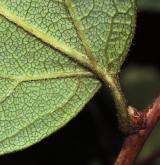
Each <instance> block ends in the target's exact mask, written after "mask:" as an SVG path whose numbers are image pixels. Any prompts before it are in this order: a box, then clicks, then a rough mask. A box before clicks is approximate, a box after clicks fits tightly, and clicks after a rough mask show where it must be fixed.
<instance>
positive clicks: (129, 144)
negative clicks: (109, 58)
mask: <svg viewBox="0 0 160 165" xmlns="http://www.w3.org/2000/svg"><path fill="white" fill-rule="evenodd" d="M129 111H130V112H129V113H130V115H131V120H132V123H133V126H138V127H140V125H142V129H139V128H138V127H137V128H136V131H135V132H134V133H132V134H130V135H128V136H127V137H126V138H125V140H124V143H123V145H122V148H121V151H120V153H119V155H118V157H117V160H116V162H115V165H133V163H134V161H135V159H136V157H137V155H138V153H139V152H140V150H141V149H142V147H143V144H144V142H145V141H146V139H147V137H148V136H149V134H150V133H151V132H152V130H153V128H154V127H155V126H156V124H157V122H158V121H159V120H160V97H159V98H157V99H156V100H155V102H154V103H153V104H152V106H149V107H148V108H147V109H145V110H144V111H142V112H137V111H133V109H130V110H129Z"/></svg>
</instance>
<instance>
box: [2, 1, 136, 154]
mask: <svg viewBox="0 0 160 165" xmlns="http://www.w3.org/2000/svg"><path fill="white" fill-rule="evenodd" d="M134 12H135V11H134V2H133V0H66V1H64V0H45V1H43V0H26V1H23V0H0V154H4V153H8V152H12V151H16V150H20V149H23V148H26V147H28V146H30V145H31V144H34V143H36V142H38V141H40V140H41V139H43V138H44V137H47V136H49V135H50V134H51V133H53V132H55V131H56V130H57V129H58V128H60V127H62V126H63V125H65V124H66V123H67V122H68V121H69V120H70V119H71V118H73V117H74V116H75V115H76V114H77V113H78V112H79V111H80V110H81V109H82V108H83V106H84V105H85V104H86V103H87V102H88V101H89V100H90V98H91V97H92V96H93V95H94V93H95V92H96V91H97V90H98V89H99V87H100V82H99V80H97V79H96V78H95V76H94V75H93V74H96V73H97V74H96V76H99V75H98V73H99V72H96V71H95V70H94V69H93V68H94V67H95V68H97V66H98V69H99V70H100V72H101V73H104V74H108V75H109V74H112V73H117V72H118V70H119V68H120V65H121V63H122V61H123V59H124V57H125V55H126V51H127V49H128V47H129V43H130V42H131V38H132V32H133V29H134V17H135V16H134ZM87 68H88V69H89V70H88V69H87ZM92 70H93V72H92ZM95 72H96V73H95ZM99 77H100V76H99ZM100 78H101V77H100Z"/></svg>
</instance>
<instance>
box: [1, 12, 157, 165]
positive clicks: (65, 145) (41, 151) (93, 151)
mask: <svg viewBox="0 0 160 165" xmlns="http://www.w3.org/2000/svg"><path fill="white" fill-rule="evenodd" d="M159 49H160V13H158V12H157V13H154V12H139V13H138V16H137V29H136V34H135V37H134V40H133V43H132V46H131V48H130V51H129V53H128V54H129V55H128V58H127V59H126V61H125V63H124V65H123V67H122V74H121V81H122V82H121V84H122V88H123V91H124V93H125V95H126V97H127V99H128V102H129V104H131V105H132V104H134V106H136V107H138V108H143V107H144V106H147V105H148V104H149V103H151V102H152V100H153V99H154V97H156V96H158V95H159V93H160V88H159V90H158V89H157V88H156V87H157V86H158V84H157V83H159V82H158V80H157V79H154V77H152V76H151V81H148V79H147V80H146V81H145V78H142V79H143V80H141V79H139V80H134V82H135V83H131V85H128V84H127V83H126V82H125V74H126V72H128V70H131V72H134V73H136V72H137V74H138V73H139V74H140V73H142V76H143V73H144V72H145V74H146V75H147V76H148V77H149V76H150V75H154V74H152V73H153V72H154V71H155V72H156V70H159V69H160V62H159V55H160V53H159ZM134 68H135V71H134ZM143 68H149V69H148V70H147V69H146V71H145V69H143ZM136 69H137V70H136ZM126 70H127V71H126ZM138 70H141V71H140V72H139V71H138ZM150 72H151V73H150ZM129 75H130V74H129ZM140 76H141V75H140ZM152 79H154V80H155V81H152ZM159 80H160V79H159ZM155 83H156V85H155ZM144 84H145V85H146V86H144ZM133 91H134V92H133ZM131 93H132V95H131ZM145 96H147V99H144V97H145ZM134 98H135V99H134ZM138 98H139V99H138ZM137 100H142V101H137ZM142 102H143V103H142ZM122 142H123V135H122V134H121V133H120V132H119V130H118V126H117V119H116V116H115V108H114V103H113V100H112V98H111V96H110V94H109V91H108V89H105V88H104V87H102V88H101V90H100V91H99V92H98V93H97V94H96V95H95V97H94V98H93V99H92V100H91V101H90V102H89V103H88V104H87V105H86V107H85V108H84V109H83V110H82V111H81V112H80V114H79V115H78V116H77V117H76V118H74V119H73V120H72V121H70V122H69V123H68V124H67V125H66V126H65V127H63V128H62V129H60V130H59V131H58V132H57V133H55V134H53V135H51V136H50V137H48V138H46V139H45V140H43V141H42V142H40V143H38V144H36V145H34V146H32V147H30V148H28V149H26V150H24V151H21V152H17V153H13V154H9V155H5V156H2V157H0V165H42V164H43V165H44V164H47V165H50V164H54V165H64V164H68V165H112V164H113V161H114V160H115V158H116V155H117V154H118V152H119V150H120V147H121V144H122ZM148 163H149V165H152V164H154V163H153V161H150V162H148ZM141 164H142V163H141ZM144 164H145V165H147V163H144ZM159 164H160V163H159Z"/></svg>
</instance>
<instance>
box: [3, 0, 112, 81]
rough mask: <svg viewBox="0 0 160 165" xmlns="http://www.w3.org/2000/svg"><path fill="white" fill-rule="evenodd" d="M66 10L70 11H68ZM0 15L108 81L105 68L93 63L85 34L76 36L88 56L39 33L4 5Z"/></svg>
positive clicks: (38, 30) (108, 75)
mask: <svg viewBox="0 0 160 165" xmlns="http://www.w3.org/2000/svg"><path fill="white" fill-rule="evenodd" d="M69 1H70V0H69ZM70 2H71V1H70ZM68 10H69V11H70V9H68ZM70 12H71V11H70ZM0 15H1V16H3V17H4V18H6V19H7V20H8V21H10V22H12V23H15V24H16V25H17V26H19V27H21V28H22V29H23V30H25V31H26V32H28V33H30V34H32V35H33V36H35V37H36V38H37V39H40V40H41V41H42V42H44V43H47V44H48V45H50V46H51V47H52V48H54V49H57V50H58V51H60V52H62V53H63V54H64V55H66V56H68V57H69V58H71V59H72V60H74V61H76V62H78V63H79V64H80V65H81V66H82V67H83V68H87V69H88V70H89V71H92V72H93V73H94V74H95V75H96V77H97V76H98V77H99V79H101V80H102V81H107V80H106V79H108V78H107V77H109V79H110V74H109V72H107V70H106V68H104V67H102V66H99V65H98V64H96V62H95V61H96V60H95V59H94V57H93V55H92V52H91V50H90V48H89V45H88V43H87V41H86V40H85V39H86V37H85V34H82V32H81V33H79V32H78V34H79V35H80V38H81V40H82V42H83V41H84V42H83V45H84V46H85V49H86V51H87V52H88V53H89V55H88V54H83V53H81V52H79V51H77V50H76V49H74V48H71V47H70V46H68V45H66V44H65V43H63V42H61V41H58V40H57V39H55V38H54V37H51V36H49V35H47V34H46V33H44V32H43V31H41V30H40V29H38V28H37V27H35V26H34V25H32V24H31V23H29V22H27V21H25V20H23V19H22V18H21V17H19V16H17V15H16V14H15V13H12V12H11V11H9V10H8V9H7V7H6V6H4V4H2V3H1V4H0ZM72 19H73V22H74V24H75V27H77V26H76V23H75V21H74V20H75V19H74V18H72ZM79 23H80V22H79ZM76 30H77V29H76ZM78 31H79V30H78ZM91 57H92V58H91Z"/></svg>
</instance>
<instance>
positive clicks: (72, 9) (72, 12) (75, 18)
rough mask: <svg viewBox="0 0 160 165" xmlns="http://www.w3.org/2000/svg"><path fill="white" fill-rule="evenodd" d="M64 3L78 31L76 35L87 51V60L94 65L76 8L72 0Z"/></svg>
mask: <svg viewBox="0 0 160 165" xmlns="http://www.w3.org/2000/svg"><path fill="white" fill-rule="evenodd" d="M65 5H66V7H67V9H68V11H69V14H70V17H71V19H72V21H73V23H74V26H75V28H76V30H77V33H78V35H79V37H80V39H81V41H82V44H83V46H84V48H85V50H86V53H87V56H88V58H89V60H90V61H91V63H92V65H96V59H95V57H94V55H93V53H92V50H91V48H90V47H89V43H88V39H87V35H86V32H85V30H84V27H83V25H82V23H81V21H80V18H79V16H78V14H77V10H76V8H75V6H74V3H73V2H72V0H65Z"/></svg>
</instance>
